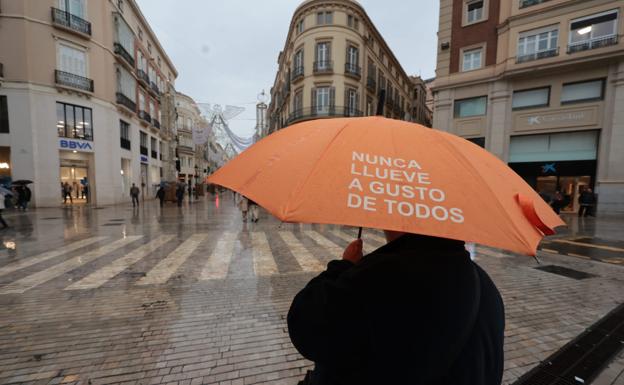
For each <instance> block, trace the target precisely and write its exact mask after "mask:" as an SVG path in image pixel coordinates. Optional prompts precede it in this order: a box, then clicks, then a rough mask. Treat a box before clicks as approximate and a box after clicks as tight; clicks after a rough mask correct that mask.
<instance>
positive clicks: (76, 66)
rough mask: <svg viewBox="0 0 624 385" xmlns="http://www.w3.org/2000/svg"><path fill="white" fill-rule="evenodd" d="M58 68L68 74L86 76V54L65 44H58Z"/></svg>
mask: <svg viewBox="0 0 624 385" xmlns="http://www.w3.org/2000/svg"><path fill="white" fill-rule="evenodd" d="M59 69H60V70H61V71H63V72H67V73H70V74H74V75H78V76H82V77H83V78H86V77H87V54H86V53H85V52H84V51H81V50H79V49H76V48H73V47H70V46H68V45H65V44H60V45H59Z"/></svg>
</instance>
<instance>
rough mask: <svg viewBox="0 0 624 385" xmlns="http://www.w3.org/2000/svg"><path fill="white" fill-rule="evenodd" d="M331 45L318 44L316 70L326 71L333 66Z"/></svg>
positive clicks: (325, 43) (327, 43) (326, 43)
mask: <svg viewBox="0 0 624 385" xmlns="http://www.w3.org/2000/svg"><path fill="white" fill-rule="evenodd" d="M330 60H331V44H330V43H329V42H323V43H317V44H316V69H317V70H326V69H329V68H330V66H331V63H330Z"/></svg>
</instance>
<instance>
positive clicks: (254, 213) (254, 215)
mask: <svg viewBox="0 0 624 385" xmlns="http://www.w3.org/2000/svg"><path fill="white" fill-rule="evenodd" d="M248 201H249V211H250V213H251V221H252V222H258V214H259V211H260V209H259V207H258V204H257V203H256V202H254V201H252V200H251V199H248Z"/></svg>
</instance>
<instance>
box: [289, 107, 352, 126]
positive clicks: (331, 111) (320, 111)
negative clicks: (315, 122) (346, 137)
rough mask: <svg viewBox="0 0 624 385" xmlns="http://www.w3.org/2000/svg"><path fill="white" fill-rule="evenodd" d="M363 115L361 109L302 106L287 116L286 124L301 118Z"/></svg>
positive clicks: (298, 120)
mask: <svg viewBox="0 0 624 385" xmlns="http://www.w3.org/2000/svg"><path fill="white" fill-rule="evenodd" d="M355 116H364V114H363V113H362V111H360V110H357V109H354V108H349V107H325V108H317V107H313V108H302V109H299V110H295V111H294V112H292V113H291V114H290V115H289V116H288V124H289V125H290V124H293V123H295V122H300V121H302V120H310V119H320V118H336V117H341V118H344V117H355Z"/></svg>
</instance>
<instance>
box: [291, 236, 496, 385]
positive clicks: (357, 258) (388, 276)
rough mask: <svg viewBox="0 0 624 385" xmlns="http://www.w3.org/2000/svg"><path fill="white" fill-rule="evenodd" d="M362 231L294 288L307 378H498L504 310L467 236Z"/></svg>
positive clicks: (427, 382)
mask: <svg viewBox="0 0 624 385" xmlns="http://www.w3.org/2000/svg"><path fill="white" fill-rule="evenodd" d="M386 237H387V238H388V240H389V243H388V244H387V245H385V246H383V247H381V248H379V249H378V250H376V251H374V252H372V253H371V254H369V255H367V256H366V257H364V258H361V255H362V242H361V240H357V241H354V242H353V243H352V244H351V245H349V247H347V249H346V250H345V254H344V255H343V259H342V260H335V261H331V262H330V263H329V264H328V266H327V270H326V271H324V272H323V273H321V274H320V275H319V276H317V277H316V278H314V279H312V280H311V281H310V282H309V283H308V284H307V286H306V287H305V288H304V289H303V290H301V291H300V292H299V293H298V294H297V296H296V297H295V299H294V300H293V303H292V305H291V308H290V311H289V312H288V331H289V334H290V338H291V341H292V343H293V345H294V346H295V347H296V348H297V350H298V351H299V352H300V353H301V354H302V355H303V356H304V357H305V358H307V359H309V360H311V361H314V363H315V368H314V371H312V372H308V375H307V376H306V379H305V380H304V381H303V382H302V383H305V384H323V385H334V384H335V385H351V384H353V385H356V384H357V385H362V384H371V385H372V384H400V385H411V384H413V385H417V384H418V385H419V384H423V385H432V384H436V385H441V384H453V385H462V384H466V385H468V384H470V385H494V384H496V385H498V384H500V383H501V381H502V373H503V338H504V337H503V333H504V329H505V315H504V305H503V301H502V298H501V296H500V294H499V292H498V290H497V289H496V286H495V285H494V283H493V282H492V280H491V279H490V278H489V276H488V275H487V273H486V272H485V271H484V270H482V269H481V268H480V267H479V266H477V265H476V264H475V263H473V262H472V261H471V260H470V256H469V254H468V252H467V251H466V250H465V248H464V242H460V241H453V240H448V239H443V238H435V237H427V236H421V235H416V234H405V235H402V234H401V233H393V232H386Z"/></svg>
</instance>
